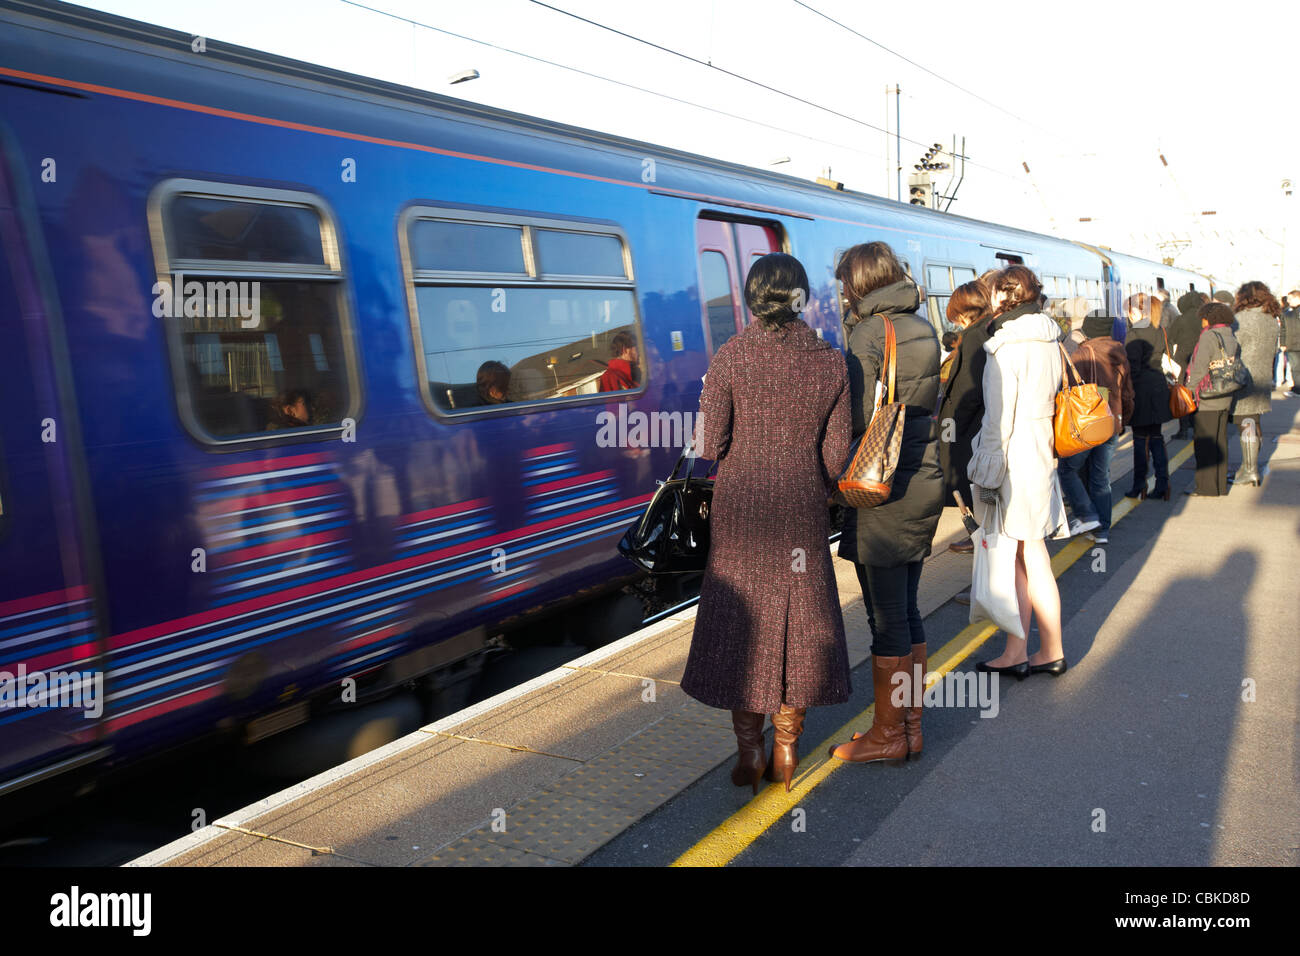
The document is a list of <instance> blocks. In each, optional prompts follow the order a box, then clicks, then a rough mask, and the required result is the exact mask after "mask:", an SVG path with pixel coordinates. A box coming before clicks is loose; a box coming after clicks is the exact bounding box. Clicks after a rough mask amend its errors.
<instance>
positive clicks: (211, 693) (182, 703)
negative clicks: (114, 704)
mask: <svg viewBox="0 0 1300 956" xmlns="http://www.w3.org/2000/svg"><path fill="white" fill-rule="evenodd" d="M220 696H221V686H220V685H217V686H215V687H203V688H200V689H199V690H196V691H193V692H191V693H189V694H184V695H182V696H180V697H173V698H172V699H171V700H165V701H163V702H162V703H161V704H154V705H153V706H152V707H145V708H143V709H142V710H137V711H133V712H131V713H129V714H123V715H122V716H121V717H114V718H112V719H111V720H109V721H108V723H107V732H108V733H110V734H112V733H116V732H117V731H119V730H121V729H122V728H123V727H130V726H131V725H132V724H138V723H140V722H141V721H143V720H152V719H153V718H155V717H161V716H163V715H164V714H170V713H171V712H172V711H175V710H180V709H181V708H183V707H193V706H194V705H195V704H201V703H203V702H204V701H205V700H211V699H212V698H214V697H220Z"/></svg>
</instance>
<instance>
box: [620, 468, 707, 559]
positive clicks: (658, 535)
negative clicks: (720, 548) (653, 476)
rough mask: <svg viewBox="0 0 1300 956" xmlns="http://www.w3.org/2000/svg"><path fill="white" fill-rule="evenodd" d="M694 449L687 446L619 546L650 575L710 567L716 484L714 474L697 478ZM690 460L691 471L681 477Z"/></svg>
mask: <svg viewBox="0 0 1300 956" xmlns="http://www.w3.org/2000/svg"><path fill="white" fill-rule="evenodd" d="M690 451H691V446H690V445H687V446H686V448H685V450H683V451H682V455H681V457H680V458H678V459H677V464H675V465H673V470H672V472H671V473H670V474H669V475H668V479H667V480H666V481H661V482H659V489H658V490H657V491H656V492H655V495H654V497H653V498H651V499H650V504H649V505H648V506H647V507H646V510H645V513H644V514H643V515H641V517H640V518H639V519H638V520H637V522H636V524H634V525H632V527H630V528H628V529H627V533H626V534H624V535H623V539H622V540H621V541H619V543H618V551H619V554H621V555H623V557H625V558H627V559H628V560H629V561H631V562H632V563H633V564H635V565H636V566H637V567H638V568H640V569H641V570H642V571H645V572H646V573H647V574H692V573H699V572H702V571H703V570H704V567H705V565H706V564H707V563H708V560H709V511H710V510H711V509H712V507H713V482H712V480H710V478H709V477H708V475H705V476H704V477H696V476H693V475H692V474H691V471H692V469H693V468H694V464H695V458H694V456H693V455H691V454H690ZM688 456H689V457H690V460H689V461H687V458H688ZM684 461H687V465H686V473H685V475H684V476H683V477H681V478H678V477H677V472H678V471H679V470H680V469H681V467H682V462H684ZM714 467H715V468H716V467H717V463H716V462H715V463H714ZM710 472H712V469H710Z"/></svg>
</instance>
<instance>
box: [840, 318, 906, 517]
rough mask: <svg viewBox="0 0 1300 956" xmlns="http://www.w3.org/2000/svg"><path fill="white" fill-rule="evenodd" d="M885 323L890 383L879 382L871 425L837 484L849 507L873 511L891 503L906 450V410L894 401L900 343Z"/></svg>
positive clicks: (850, 457) (886, 377)
mask: <svg viewBox="0 0 1300 956" xmlns="http://www.w3.org/2000/svg"><path fill="white" fill-rule="evenodd" d="M880 318H881V319H882V320H883V321H884V323H885V364H884V368H882V369H881V371H882V372H883V373H884V378H885V380H886V381H887V382H888V383H889V384H888V386H887V387H882V386H881V383H880V382H879V380H877V382H876V404H875V408H874V409H873V411H872V413H871V423H870V424H869V425H867V430H866V431H865V432H863V433H862V436H861V437H860V438H859V439H858V440H857V443H856V445H855V446H854V447H853V448H852V450H851V451H850V452H849V463H848V466H847V467H846V468H845V469H844V473H843V474H841V475H840V478H839V481H838V482H837V483H836V484H837V488H838V490H839V496H840V497H841V498H843V499H844V502H845V503H846V504H848V506H849V507H850V508H874V507H875V506H876V505H878V504H882V503H883V502H885V501H888V500H889V493H890V490H891V489H892V488H893V485H894V472H895V471H896V470H897V469H898V454H899V452H900V451H902V448H903V423H904V417H905V412H906V408H905V407H904V406H903V403H902V402H895V401H894V374H895V369H896V366H897V355H896V351H897V342H896V340H895V338H894V323H893V322H891V321H890V320H889V318H888V317H887V316H884V315H881V316H880Z"/></svg>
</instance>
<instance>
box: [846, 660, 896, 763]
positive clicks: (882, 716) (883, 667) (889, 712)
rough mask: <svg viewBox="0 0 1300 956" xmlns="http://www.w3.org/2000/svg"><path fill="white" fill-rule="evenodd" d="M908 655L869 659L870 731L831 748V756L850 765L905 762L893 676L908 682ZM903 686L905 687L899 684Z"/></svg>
mask: <svg viewBox="0 0 1300 956" xmlns="http://www.w3.org/2000/svg"><path fill="white" fill-rule="evenodd" d="M911 667H912V655H911V654H908V655H907V656H906V657H876V656H874V655H873V656H872V658H871V685H872V688H873V689H874V690H875V696H876V703H875V716H874V717H873V719H872V721H871V729H870V730H868V731H867V732H866V733H865V734H863V735H862V736H860V737H854V738H853V739H852V740H850V741H849V742H848V743H846V744H840V745H839V746H838V747H834V748H832V749H831V756H832V757H838V758H839V759H840V760H848V761H852V762H853V763H874V762H876V761H881V760H883V761H887V762H888V763H892V764H900V763H902V762H903V761H905V760H906V759H907V731H906V730H905V729H904V728H903V707H902V706H900V705H898V704H896V703H894V695H895V694H898V693H901V688H900V684H899V683H898V682H896V681H894V680H893V677H894V675H895V674H907V675H908V683H910V682H911V673H910V670H911ZM903 686H906V685H903Z"/></svg>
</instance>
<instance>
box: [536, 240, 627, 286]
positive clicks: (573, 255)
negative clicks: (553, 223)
mask: <svg viewBox="0 0 1300 956" xmlns="http://www.w3.org/2000/svg"><path fill="white" fill-rule="evenodd" d="M533 236H534V241H535V242H536V243H537V259H538V262H537V265H538V268H539V271H540V272H541V273H542V275H543V276H610V277H613V278H618V279H626V278H627V270H626V269H625V267H624V265H623V244H622V243H621V242H619V241H618V237H617V236H598V235H593V234H591V233H581V232H561V231H559V230H557V229H537V230H535V231H534V233H533Z"/></svg>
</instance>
